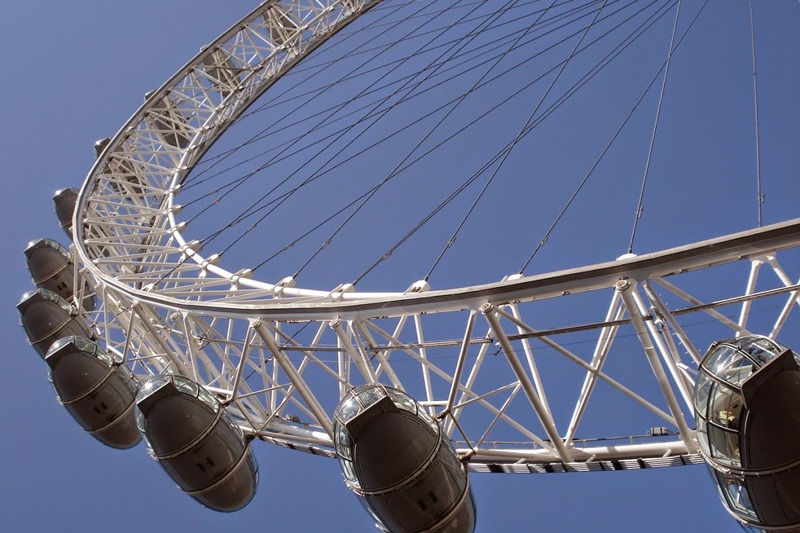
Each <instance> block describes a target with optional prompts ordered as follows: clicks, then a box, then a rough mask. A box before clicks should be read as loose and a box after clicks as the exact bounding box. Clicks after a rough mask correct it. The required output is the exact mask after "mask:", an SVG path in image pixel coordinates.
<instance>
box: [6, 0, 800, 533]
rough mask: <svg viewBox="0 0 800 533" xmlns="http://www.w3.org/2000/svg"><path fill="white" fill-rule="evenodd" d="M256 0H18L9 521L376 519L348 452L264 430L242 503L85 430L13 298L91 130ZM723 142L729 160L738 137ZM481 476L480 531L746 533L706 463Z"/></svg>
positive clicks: (72, 524) (786, 12) (10, 168)
mask: <svg viewBox="0 0 800 533" xmlns="http://www.w3.org/2000/svg"><path fill="white" fill-rule="evenodd" d="M717 3H719V2H717ZM725 3H728V2H725ZM740 3H741V4H742V6H738V7H739V11H742V10H743V8H744V3H743V2H730V4H740ZM767 3H768V4H769V6H770V13H771V14H770V16H771V17H772V18H771V19H770V21H771V22H770V23H771V24H775V25H776V33H778V31H777V30H778V29H780V30H784V29H785V27H787V26H788V27H794V28H795V30H794V33H793V35H794V37H793V39H790V40H789V41H784V43H785V44H786V45H787V46H785V47H784V48H782V49H773V54H772V55H771V56H770V57H768V58H764V62H765V70H769V69H772V70H771V71H772V72H773V74H774V73H775V72H781V69H785V76H786V87H785V93H784V94H783V95H782V96H783V97H784V98H788V99H789V100H794V104H793V107H791V108H788V109H783V108H781V109H778V110H774V109H773V110H772V111H771V112H773V113H778V114H780V113H787V114H789V115H790V117H794V119H793V120H790V121H789V122H790V127H789V128H788V129H784V130H782V132H781V135H782V138H780V139H775V138H773V137H770V139H771V140H773V141H774V146H776V148H775V152H771V153H778V152H779V153H782V154H784V157H783V158H778V157H776V158H775V159H770V161H778V162H777V163H774V165H776V166H768V170H769V172H770V176H771V177H772V179H774V180H776V181H777V182H778V183H779V184H782V185H787V184H788V186H786V187H782V188H779V190H781V191H783V192H782V193H781V195H779V196H782V197H780V198H775V202H776V203H777V204H778V206H779V207H778V208H777V209H774V210H773V211H771V212H770V215H769V216H770V219H769V220H768V222H772V221H775V220H781V219H784V218H791V217H796V216H798V213H799V211H800V210H799V209H798V205H800V186H799V185H798V184H800V172H799V171H798V169H799V168H800V162H798V156H797V153H798V152H800V150H798V145H799V144H800V143H799V141H800V126H798V122H797V119H798V118H799V117H800V115H799V114H798V106H797V101H798V98H797V95H798V94H800V82H799V81H798V71H799V70H800V69H798V67H800V56H798V51H800V4H798V2H794V1H792V0H769V2H757V4H761V6H759V7H764V5H765V4H767ZM252 7H253V3H251V2H243V1H236V2H219V1H216V2H212V1H210V0H192V1H189V0H172V1H169V2H161V1H155V0H144V1H141V2H124V3H123V2H99V1H96V0H95V1H88V0H83V1H77V2H71V3H63V2H42V1H38V0H9V1H7V2H6V3H5V4H4V8H5V9H4V11H5V12H4V14H3V16H2V17H0V42H2V44H3V50H4V59H3V70H2V71H3V74H2V79H3V83H2V84H0V95H2V99H1V100H0V101H3V102H5V103H4V106H3V110H2V117H3V134H2V137H1V138H2V142H0V161H2V175H3V184H4V185H5V187H4V190H5V193H4V194H3V195H2V197H0V202H2V203H1V204H0V205H2V213H3V223H4V224H5V226H6V230H5V231H4V232H2V237H0V238H2V244H3V248H2V249H3V250H5V253H6V254H7V256H8V257H7V258H6V259H5V261H4V263H3V265H4V266H3V273H4V275H3V276H2V281H0V283H2V284H3V287H2V289H3V290H2V294H4V297H3V305H2V306H0V324H2V326H0V327H1V328H2V332H3V333H4V337H5V338H6V339H7V341H6V345H7V348H6V350H5V352H6V353H5V354H4V355H3V357H2V364H0V369H2V371H1V372H0V421H1V422H2V427H3V430H4V433H3V438H2V439H0V491H2V492H0V530H3V531H22V530H25V531H120V532H123V531H132V532H133V531H140V530H142V528H148V530H150V531H196V532H201V531H214V530H220V529H224V530H258V531H286V532H295V531H296V532H307V531H332V532H339V531H342V532H345V531H348V532H350V531H374V528H373V526H372V525H371V521H370V520H369V519H368V518H367V515H366V513H365V512H364V511H363V510H362V508H361V507H360V505H359V504H358V502H357V500H356V498H355V497H354V496H353V495H352V494H350V493H349V492H348V491H347V490H346V488H345V487H344V484H343V482H342V479H341V476H340V473H339V468H338V465H337V464H336V462H335V461H334V460H326V459H323V458H319V457H313V456H308V455H305V454H302V453H296V452H289V451H287V450H284V449H277V448H273V447H270V446H268V445H266V444H260V445H257V446H256V456H257V458H258V462H259V466H260V471H261V483H260V487H259V491H258V493H257V495H256V497H255V499H254V500H253V501H252V502H251V504H250V505H249V506H248V507H247V508H246V509H244V510H243V511H241V512H239V513H236V514H232V515H224V514H219V513H215V512H212V511H209V510H206V509H204V508H203V507H201V506H200V505H199V504H197V503H196V502H194V501H193V500H192V499H191V498H189V497H187V496H184V495H183V494H182V493H180V491H179V490H178V489H177V488H175V486H174V483H172V481H171V480H170V479H169V478H168V477H167V476H166V474H165V473H164V472H163V471H162V470H161V468H160V467H159V466H158V465H157V464H156V462H155V461H153V460H151V459H150V458H149V457H148V456H147V454H146V450H145V448H144V446H143V445H141V444H140V445H139V446H137V447H136V448H135V449H133V450H128V451H125V452H120V451H115V450H111V449H108V448H105V447H104V446H102V445H101V444H99V443H97V442H96V441H94V440H93V439H92V438H91V437H89V436H88V435H86V434H85V433H84V432H83V431H82V430H81V429H80V428H79V427H78V426H77V425H76V424H75V423H74V422H73V420H72V419H71V418H70V417H69V416H68V414H67V413H66V411H65V410H64V409H63V408H62V407H61V406H59V405H58V404H57V403H56V401H55V399H54V396H55V394H54V392H53V391H52V389H51V387H50V384H49V383H48V382H47V379H46V374H45V365H44V363H43V362H42V361H41V360H39V358H38V357H37V355H36V354H35V352H34V351H33V350H32V349H31V348H29V347H28V346H27V343H26V341H25V337H24V333H23V332H22V330H21V328H20V327H19V325H18V323H19V319H18V314H17V311H16V309H15V305H16V303H17V301H18V299H19V296H20V295H21V294H22V293H23V292H24V291H26V290H28V289H29V288H30V287H31V284H30V279H29V275H28V272H27V270H26V269H25V265H24V255H23V249H24V248H25V246H26V244H27V242H28V241H30V240H32V239H35V238H38V237H45V236H46V237H52V238H56V239H58V240H60V241H61V242H62V243H64V244H66V237H65V235H64V234H63V233H62V232H61V230H60V228H59V227H58V222H57V220H56V218H55V216H54V214H53V209H52V202H51V197H52V194H53V192H54V191H55V190H56V189H58V188H61V187H65V186H73V187H79V186H80V184H81V183H82V181H83V178H84V176H85V175H86V173H87V171H88V170H89V168H90V166H91V164H92V161H93V158H94V154H93V148H92V145H93V143H94V141H95V140H96V139H98V138H101V137H106V136H110V135H113V134H114V133H115V132H116V130H117V129H118V128H119V127H120V126H121V125H122V124H123V123H124V122H125V121H126V120H127V118H128V117H129V116H130V115H131V114H132V113H133V112H134V111H135V110H136V109H137V108H138V106H139V105H140V104H141V102H142V99H143V95H144V93H145V92H147V91H149V90H152V89H154V88H156V87H158V86H159V85H161V83H163V81H164V80H166V79H167V78H168V77H169V76H170V75H171V74H172V73H173V72H174V71H176V70H177V69H178V68H179V67H180V66H182V65H183V64H184V63H185V62H186V61H187V60H188V59H189V58H191V57H192V56H193V55H194V54H195V53H196V52H197V51H198V50H199V48H200V47H201V46H202V45H204V44H206V43H208V42H210V41H212V40H213V39H214V38H216V36H217V35H218V34H219V33H221V32H222V31H223V30H225V29H227V27H228V26H229V25H230V24H232V23H233V22H235V21H236V20H238V19H239V18H240V17H241V16H243V15H244V14H245V13H247V12H248V11H249V10H250V9H252ZM717 10H719V6H718V7H717ZM744 20H746V19H744ZM708 38H709V40H711V41H713V40H714V39H715V36H709V37H708ZM717 44H718V45H722V46H725V44H724V43H717ZM684 97H686V98H689V97H690V95H685V96H684ZM746 112H747V113H750V112H751V109H746ZM720 118H721V117H720ZM677 135H678V137H680V134H679V133H678V134H677ZM769 149H770V148H767V150H769ZM711 153H713V157H722V158H726V157H731V155H730V154H729V153H728V152H726V151H723V152H721V153H717V152H711ZM786 154H788V155H786ZM791 154H794V155H791ZM751 159H752V158H751ZM770 164H773V163H770ZM715 187H716V189H715ZM692 192H693V193H694V195H695V197H696V198H699V199H701V200H702V202H700V204H699V205H698V206H697V209H713V208H714V207H715V204H714V203H713V202H714V197H715V195H716V194H717V193H718V192H721V191H719V184H716V185H715V184H711V185H707V184H704V183H698V184H697V190H695V191H692ZM772 205H775V204H772ZM717 207H718V206H717ZM722 212H723V216H727V215H729V214H730V213H729V212H726V210H725V209H724V208H723V209H722ZM748 217H751V215H748ZM751 220H752V218H751ZM676 224H677V223H676ZM748 225H752V224H750V223H749V222H745V223H744V224H742V225H741V227H748ZM735 229H740V228H739V227H736V228H735ZM650 231H651V232H656V233H658V232H659V231H661V230H658V229H651V230H650ZM669 234H670V235H672V232H669ZM670 238H671V237H670ZM674 238H675V239H676V240H677V241H678V242H681V241H680V237H679V236H677V237H674ZM675 244H677V242H676V243H675ZM574 251H575V250H574V248H573V249H571V250H570V252H574ZM622 252H624V250H621V251H620V253H622ZM794 267H795V268H794V269H793V271H794V272H795V274H796V271H797V268H796V267H797V265H794ZM795 348H797V349H800V346H795ZM471 479H472V483H473V490H474V495H475V498H476V502H477V506H478V531H480V532H484V533H485V532H494V531H509V532H511V531H540V532H559V531H650V532H673V531H676V532H677V531H682V532H683V531H698V532H699V531H714V532H717V531H736V530H737V527H736V525H735V523H734V522H733V521H732V520H730V519H729V518H728V516H727V514H726V513H725V511H724V510H723V508H722V507H721V505H720V504H719V501H718V498H717V495H716V493H715V490H714V487H713V485H712V482H711V479H710V477H709V475H708V474H707V472H706V471H705V469H704V468H703V467H686V468H678V469H668V470H660V471H647V472H625V473H598V474H587V475H577V474H566V475H543V476H535V475H530V476H524V475H519V476H502V475H483V476H480V475H473V476H472V478H471Z"/></svg>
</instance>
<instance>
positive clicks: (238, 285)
mask: <svg viewBox="0 0 800 533" xmlns="http://www.w3.org/2000/svg"><path fill="white" fill-rule="evenodd" d="M377 3H378V1H377V0H372V1H366V2H360V3H356V2H353V1H343V0H332V1H331V2H330V4H329V5H328V6H327V7H325V8H324V10H323V11H332V10H335V9H340V10H341V12H340V13H339V16H338V17H333V18H331V20H332V21H333V25H332V26H331V27H327V28H325V30H326V32H325V33H324V34H321V35H315V36H312V37H311V39H312V40H311V41H310V42H309V43H307V44H306V45H304V47H303V48H302V50H301V51H299V52H297V53H296V55H294V56H293V57H289V58H288V60H286V58H284V63H283V64H282V65H281V68H280V69H278V70H277V71H276V73H275V74H274V75H264V76H262V78H261V80H260V82H259V83H257V84H256V85H255V86H253V87H249V86H247V85H246V83H247V80H245V81H244V82H242V84H240V86H239V89H240V90H241V91H240V92H244V93H249V94H248V95H247V96H246V98H243V99H241V100H239V101H236V100H235V99H233V96H235V94H234V93H231V94H230V95H229V96H228V97H227V98H223V102H221V104H220V106H219V107H218V108H217V109H215V110H214V111H213V112H212V113H211V114H210V115H209V117H208V119H207V120H206V121H205V123H203V124H202V125H201V126H200V127H197V128H196V131H195V133H194V135H193V137H192V139H191V141H190V142H189V143H188V144H187V145H186V146H185V147H184V148H183V149H181V150H175V148H176V147H173V146H170V145H169V144H168V143H167V142H165V141H164V140H163V138H162V142H161V146H157V147H155V150H156V151H159V150H160V151H164V152H169V151H172V152H174V153H175V155H176V156H178V157H179V163H178V164H177V165H175V168H174V169H171V170H170V172H169V175H164V176H163V178H164V181H165V184H167V186H166V187H165V189H164V193H165V194H164V196H163V197H161V198H160V207H159V206H156V207H157V208H160V209H161V210H162V211H163V215H164V216H165V217H166V218H167V219H168V221H169V233H170V235H171V237H172V239H173V240H174V243H173V244H171V250H170V251H171V252H172V253H173V254H175V255H180V256H181V257H182V259H181V262H188V261H187V260H188V259H191V260H192V261H193V262H194V263H195V264H196V265H197V268H196V270H195V271H196V272H197V274H196V276H197V279H200V278H205V276H206V273H210V274H212V275H213V276H218V277H219V278H221V280H225V281H227V282H228V283H229V284H230V285H229V287H230V289H229V291H230V292H233V291H236V293H237V295H239V296H240V295H242V293H243V292H246V291H247V290H248V289H253V293H254V294H255V295H257V296H255V298H254V299H253V300H252V301H243V302H242V301H235V300H234V301H231V300H230V299H225V300H224V301H219V302H215V301H209V300H198V299H197V292H191V291H189V292H187V294H188V296H187V298H179V297H174V296H165V295H163V294H159V292H158V290H157V289H156V290H151V289H154V287H152V286H148V285H145V286H144V287H142V288H138V287H136V286H134V285H135V284H132V283H125V282H122V281H120V280H119V279H118V274H120V273H121V271H122V268H121V267H119V268H118V269H117V270H114V269H113V268H114V265H112V264H110V263H108V266H107V267H106V269H102V268H100V267H99V266H98V263H97V262H96V261H97V260H98V258H100V255H99V254H98V253H97V249H92V248H90V247H88V246H87V243H86V240H85V238H86V234H87V227H84V224H83V223H77V222H84V221H85V219H86V216H87V211H89V206H90V204H92V202H95V201H97V200H102V196H103V194H104V193H103V191H102V190H99V189H101V187H100V183H99V182H100V181H101V180H102V179H103V177H104V172H105V171H106V169H107V168H108V165H109V161H110V160H111V159H112V157H113V156H114V154H115V152H116V151H117V150H121V149H122V146H123V143H124V142H126V141H127V140H128V139H129V138H130V134H131V132H132V131H133V130H134V129H135V128H136V127H137V125H139V124H141V123H143V122H144V121H145V117H147V116H148V114H153V113H154V112H155V113H156V115H157V114H158V113H159V109H162V107H160V106H163V102H164V101H165V100H164V99H165V98H168V95H169V93H170V91H172V90H173V89H175V88H176V87H177V86H178V85H179V84H180V82H181V80H183V79H185V78H186V77H188V76H190V75H192V74H193V73H194V75H197V72H198V69H199V71H201V72H202V71H203V68H204V61H207V60H208V58H210V57H212V55H213V54H214V53H215V52H217V51H219V50H222V45H223V44H224V43H225V42H227V41H228V40H230V39H232V38H234V37H236V36H237V35H238V34H241V33H243V32H246V31H252V30H248V28H249V25H252V24H253V23H254V22H253V21H255V20H257V19H258V18H259V17H264V16H265V13H268V12H270V10H271V9H276V8H275V6H281V5H283V4H280V3H276V2H265V3H264V4H262V5H261V6H259V7H258V8H257V9H255V10H254V11H253V12H251V13H250V14H249V15H247V16H246V17H244V18H243V19H242V20H240V21H239V22H238V23H236V24H235V25H234V26H232V27H231V28H230V29H228V30H227V31H226V32H225V33H223V34H222V35H221V36H220V37H219V38H218V39H217V40H215V41H214V42H213V43H212V44H211V45H209V46H207V47H205V48H204V49H203V50H202V51H201V52H200V53H199V54H198V55H197V56H195V57H194V58H193V59H192V60H191V61H189V62H188V63H187V64H186V65H185V66H184V67H183V68H182V69H181V70H179V71H178V72H177V73H176V74H175V75H174V76H173V77H172V78H170V80H168V81H167V82H166V83H165V84H164V85H163V86H162V87H161V88H159V89H158V90H157V91H155V92H154V93H153V94H152V95H150V96H149V98H148V99H147V101H146V102H145V104H144V105H142V107H141V108H140V109H139V110H138V111H137V112H136V113H135V114H134V115H133V116H132V117H131V119H130V120H129V121H128V122H127V123H126V124H125V125H124V126H123V127H122V129H121V130H120V131H119V132H118V133H117V135H116V136H115V137H114V138H113V139H112V141H111V142H110V143H109V145H108V146H107V147H106V149H105V150H104V152H103V154H101V156H100V157H99V158H98V160H97V161H96V162H95V165H94V166H93V168H92V169H91V171H90V173H89V176H88V178H87V179H86V181H85V182H84V185H83V187H82V189H81V191H80V195H79V202H78V206H77V208H76V210H75V215H74V222H76V223H74V224H73V228H75V230H74V233H75V243H76V250H77V255H78V257H79V258H80V261H81V263H82V265H84V266H85V268H86V269H87V270H88V271H89V273H90V274H91V277H94V278H95V279H97V280H102V283H103V284H105V285H106V286H109V287H113V288H114V289H115V290H118V291H120V292H122V293H125V294H128V295H129V296H131V297H133V298H135V299H137V300H138V301H142V302H147V303H151V304H153V305H157V306H159V307H165V308H169V309H181V310H188V311H191V312H195V313H201V314H202V313H211V314H214V315H218V316H239V317H241V316H248V317H253V316H258V317H262V318H269V319H293V318H298V317H302V318H304V319H333V318H348V317H354V316H359V317H370V316H396V315H401V314H405V313H408V312H437V311H448V310H454V309H478V308H479V307H480V306H481V305H483V304H485V303H494V302H495V301H500V302H508V301H513V300H528V299H534V298H545V297H551V296H556V295H558V294H560V293H563V292H565V291H570V292H577V291H582V290H590V289H592V288H594V287H598V286H608V285H609V281H611V284H613V281H615V280H616V279H619V278H620V276H621V275H624V277H630V278H633V279H641V278H643V277H648V276H652V275H657V276H664V275H668V274H671V273H675V272H685V271H688V270H692V269H697V268H705V267H707V266H710V265H714V264H719V263H723V262H727V261H732V260H738V259H741V258H743V257H747V256H752V255H758V254H762V253H765V252H770V251H774V250H776V249H780V248H784V247H791V246H796V245H797V244H800V219H795V220H793V221H788V222H784V223H780V224H775V225H772V226H768V227H765V228H760V229H757V230H751V231H748V232H742V233H739V234H736V235H732V236H728V237H722V238H717V239H711V240H707V241H703V242H700V243H696V244H692V245H688V246H683V247H678V248H674V249H672V250H666V251H662V252H657V253H653V254H648V255H644V256H641V257H636V258H631V259H625V260H620V261H615V262H608V263H603V264H599V265H595V266H589V267H582V268H574V269H568V270H563V271H560V272H555V273H551V274H545V275H536V276H518V275H517V276H509V277H508V278H507V279H504V280H503V281H500V282H496V283H488V284H481V285H476V286H470V287H461V288H455V289H446V290H436V291H425V290H424V289H422V290H419V289H413V288H412V289H410V290H409V291H406V292H377V293H375V292H372V293H357V292H351V291H352V288H351V287H339V288H337V289H334V290H333V291H331V290H315V289H307V288H295V287H293V286H292V285H293V283H292V282H291V281H290V282H289V283H288V284H287V283H284V284H280V283H279V284H271V283H265V282H262V281H258V280H253V279H249V278H248V277H247V274H246V273H242V272H239V273H231V272H229V271H227V270H225V269H223V268H220V267H218V266H216V265H214V264H213V263H214V260H213V258H205V257H203V256H202V255H201V254H200V253H199V252H197V251H195V250H194V249H193V246H192V243H191V242H187V241H186V240H185V239H184V238H183V236H182V235H181V226H180V224H179V223H178V222H177V221H176V218H175V212H176V211H177V210H178V209H179V207H178V206H177V204H176V203H175V195H176V193H177V192H178V191H179V190H180V185H181V182H182V180H183V178H184V177H185V176H186V174H187V172H188V171H189V170H190V169H191V167H192V165H193V164H195V163H196V162H197V161H199V160H200V158H201V157H202V155H203V153H205V151H206V150H207V149H208V148H209V147H210V146H211V144H213V142H214V141H215V140H216V139H217V138H218V137H219V136H220V135H222V134H223V133H224V130H225V129H226V128H227V126H228V125H229V124H230V123H231V122H232V121H233V120H234V119H235V118H236V117H238V116H239V115H241V114H242V113H243V112H244V111H245V110H246V109H247V107H248V106H249V105H250V104H252V103H253V102H254V101H255V100H256V99H257V98H258V97H259V96H260V95H261V94H263V93H264V92H265V91H266V90H267V89H268V88H269V87H270V86H271V85H272V84H273V83H274V82H275V81H276V80H277V79H278V78H280V77H281V75H282V74H283V73H285V72H287V71H288V70H289V69H291V67H292V66H294V65H295V64H297V63H298V62H299V61H300V60H301V59H302V58H303V57H304V56H305V55H306V54H308V53H310V52H312V51H313V50H314V49H315V48H317V47H318V46H319V45H321V44H322V43H323V42H324V41H325V40H327V38H329V37H330V36H332V35H333V34H334V33H336V32H337V31H338V30H340V29H341V28H343V27H344V26H346V25H347V24H349V23H350V22H352V21H353V20H354V19H355V18H357V17H358V16H360V15H361V14H363V13H364V12H366V11H368V10H369V9H371V8H372V7H374V6H375V5H376V4H377ZM298 4H299V2H298ZM281 9H283V8H281ZM294 9H295V7H294V6H292V8H291V9H288V8H287V9H286V12H293V10H294ZM350 9H352V11H348V10H350ZM306 26H307V25H306ZM304 27H305V26H304ZM302 32H303V28H300V29H299V30H298V39H305V38H306V37H305V36H300V33H302ZM289 40H290V39H287V42H288V41H289ZM298 42H299V41H298ZM280 48H281V47H278V48H275V49H274V50H273V53H272V55H271V56H269V57H268V58H267V59H266V60H264V61H262V62H260V63H259V64H258V65H257V66H256V67H257V69H258V70H253V71H251V72H250V73H249V74H248V75H247V76H249V78H253V77H256V76H258V75H259V74H260V73H262V72H263V71H266V70H268V69H271V68H275V64H274V62H273V59H274V58H276V57H277V56H278V55H279V52H280ZM283 48H286V47H285V46H284V47H283ZM290 55H291V54H290ZM154 110H155V111H154ZM151 120H152V119H151ZM125 155H126V156H127V155H130V154H128V153H126V154H125ZM134 155H135V154H134ZM98 190H99V192H98ZM126 207H128V208H129V207H130V206H126ZM146 207H147V209H142V210H141V216H142V217H146V216H147V215H148V213H152V207H150V206H146ZM156 220H157V219H156V217H153V216H152V215H151V218H150V221H151V222H154V221H156ZM137 229H141V228H137ZM149 229H150V230H151V231H153V234H152V235H150V236H148V235H145V236H144V237H143V238H142V239H143V242H145V239H149V238H151V237H152V238H154V239H159V238H161V239H163V234H164V232H163V231H162V230H158V228H155V227H152V226H151V227H150V228H149ZM112 237H113V236H112ZM128 244H129V243H127V242H124V241H123V240H122V239H120V242H119V246H127V245H128ZM110 246H111V247H113V246H114V244H111V245H110ZM166 253H169V252H168V251H162V257H163V256H164V254H166ZM129 268H130V269H131V270H135V269H136V268H137V267H136V263H135V262H134V261H132V262H131V263H130V265H129ZM187 279H188V280H189V283H192V279H190V278H181V280H182V281H186V280H187ZM415 285H419V286H420V287H422V282H420V283H419V284H415Z"/></svg>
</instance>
